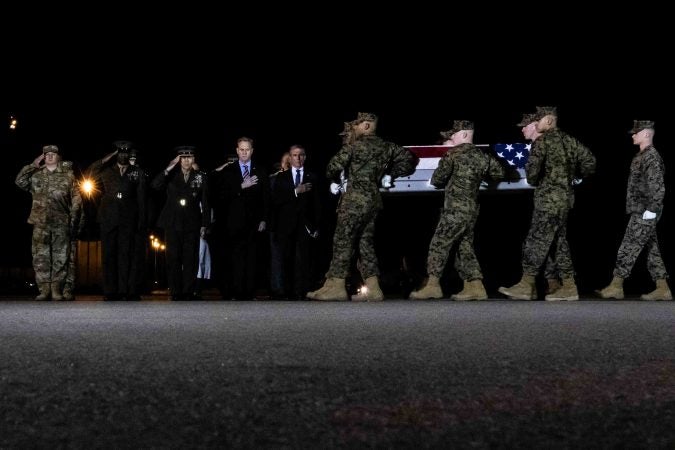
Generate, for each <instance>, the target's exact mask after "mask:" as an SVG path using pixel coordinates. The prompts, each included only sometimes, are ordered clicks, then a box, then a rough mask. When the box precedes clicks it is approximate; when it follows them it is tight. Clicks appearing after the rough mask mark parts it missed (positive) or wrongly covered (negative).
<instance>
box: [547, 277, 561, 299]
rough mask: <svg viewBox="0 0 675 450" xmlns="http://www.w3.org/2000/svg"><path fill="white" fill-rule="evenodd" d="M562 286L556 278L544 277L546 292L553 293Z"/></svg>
mask: <svg viewBox="0 0 675 450" xmlns="http://www.w3.org/2000/svg"><path fill="white" fill-rule="evenodd" d="M561 287H562V283H561V282H560V280H558V279H557V278H547V279H546V294H547V295H548V294H555V293H556V291H557V290H558V289H560V288H561Z"/></svg>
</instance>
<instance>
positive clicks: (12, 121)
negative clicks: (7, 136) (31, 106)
mask: <svg viewBox="0 0 675 450" xmlns="http://www.w3.org/2000/svg"><path fill="white" fill-rule="evenodd" d="M17 124H18V121H17V120H16V117H14V116H9V129H10V130H16V126H17Z"/></svg>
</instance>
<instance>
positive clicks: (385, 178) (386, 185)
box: [382, 175, 391, 189]
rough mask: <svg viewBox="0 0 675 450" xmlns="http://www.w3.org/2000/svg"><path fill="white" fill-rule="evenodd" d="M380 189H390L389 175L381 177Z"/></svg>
mask: <svg viewBox="0 0 675 450" xmlns="http://www.w3.org/2000/svg"><path fill="white" fill-rule="evenodd" d="M382 187H383V188H385V189H389V188H390V187H391V175H385V176H383V177H382Z"/></svg>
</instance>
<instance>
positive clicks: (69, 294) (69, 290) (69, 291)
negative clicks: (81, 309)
mask: <svg viewBox="0 0 675 450" xmlns="http://www.w3.org/2000/svg"><path fill="white" fill-rule="evenodd" d="M63 299H64V300H66V301H69V302H71V301H73V300H75V296H74V295H73V287H72V286H71V285H70V284H66V285H64V286H63Z"/></svg>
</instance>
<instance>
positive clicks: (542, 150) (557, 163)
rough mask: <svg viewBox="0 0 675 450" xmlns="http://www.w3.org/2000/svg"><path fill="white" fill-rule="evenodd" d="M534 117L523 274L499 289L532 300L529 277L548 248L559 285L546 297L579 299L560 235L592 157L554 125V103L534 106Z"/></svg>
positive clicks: (539, 266)
mask: <svg viewBox="0 0 675 450" xmlns="http://www.w3.org/2000/svg"><path fill="white" fill-rule="evenodd" d="M534 120H536V121H537V125H536V126H537V131H538V132H540V133H542V135H541V136H540V137H539V138H538V139H537V140H536V141H535V143H534V145H533V147H532V150H531V151H530V156H529V159H528V161H527V164H526V165H525V172H526V175H527V182H528V183H529V184H531V185H532V186H535V190H534V211H533V213H532V222H531V224H530V230H529V231H528V234H527V237H526V238H525V242H524V244H523V259H522V264H523V277H522V279H521V280H520V281H519V282H518V283H517V284H515V285H514V286H511V287H500V288H499V292H501V293H503V294H505V295H507V296H508V297H510V298H512V299H518V300H533V299H534V298H535V296H536V292H535V284H534V278H535V276H536V275H537V274H538V273H539V272H540V270H541V269H542V268H543V266H544V263H545V262H546V259H547V257H548V256H549V254H550V252H551V251H552V249H554V251H555V252H556V262H557V264H558V268H559V270H560V273H561V276H562V278H563V283H562V284H563V286H562V287H561V288H560V289H559V290H558V291H556V292H555V293H553V294H549V295H547V296H546V300H578V299H579V293H578V291H577V287H576V283H575V281H574V267H573V265H572V258H571V255H570V252H569V247H568V246H566V245H563V244H564V243H565V241H564V240H563V239H561V237H562V236H565V235H566V234H567V217H568V213H569V210H570V209H571V208H572V207H573V206H574V191H573V184H574V180H576V179H579V178H585V177H587V176H589V175H591V174H592V173H594V172H595V156H593V154H592V153H591V152H590V150H589V149H588V148H587V147H585V146H584V145H583V144H581V143H580V142H579V141H578V140H577V139H575V138H574V137H572V136H570V135H569V134H567V133H565V132H563V131H561V130H559V129H558V128H557V111H556V108H554V107H537V112H536V113H535V116H534Z"/></svg>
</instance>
